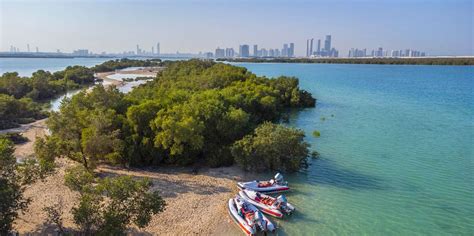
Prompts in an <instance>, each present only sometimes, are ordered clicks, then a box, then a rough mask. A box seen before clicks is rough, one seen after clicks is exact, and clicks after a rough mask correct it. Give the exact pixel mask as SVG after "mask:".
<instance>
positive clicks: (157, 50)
mask: <svg viewBox="0 0 474 236" xmlns="http://www.w3.org/2000/svg"><path fill="white" fill-rule="evenodd" d="M156 54H157V55H160V43H157V44H156Z"/></svg>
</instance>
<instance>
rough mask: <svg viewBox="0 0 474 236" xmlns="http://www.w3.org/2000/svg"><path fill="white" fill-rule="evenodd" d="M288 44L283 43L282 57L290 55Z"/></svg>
mask: <svg viewBox="0 0 474 236" xmlns="http://www.w3.org/2000/svg"><path fill="white" fill-rule="evenodd" d="M288 51H289V49H288V44H286V43H285V44H283V49H282V50H281V56H282V57H288Z"/></svg>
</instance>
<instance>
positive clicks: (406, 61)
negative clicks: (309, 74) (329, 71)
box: [216, 57, 474, 66]
mask: <svg viewBox="0 0 474 236" xmlns="http://www.w3.org/2000/svg"><path fill="white" fill-rule="evenodd" d="M216 61H227V62H248V63H320V64H375V65H452V66H455V65H457V66H469V65H474V57H424V58H423V57H418V58H218V59H216Z"/></svg>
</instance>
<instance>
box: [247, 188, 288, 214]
mask: <svg viewBox="0 0 474 236" xmlns="http://www.w3.org/2000/svg"><path fill="white" fill-rule="evenodd" d="M239 195H240V196H241V197H242V198H243V199H244V200H245V201H247V202H249V203H251V204H252V205H254V206H256V207H257V208H258V209H259V210H261V211H262V212H263V213H265V214H267V215H271V216H274V217H278V218H282V217H283V215H285V214H286V215H290V214H291V213H292V212H293V211H294V210H295V207H293V206H292V205H291V204H290V203H288V201H287V200H286V197H285V196H284V195H280V196H278V197H276V198H274V197H271V196H268V195H265V194H263V193H258V192H255V191H253V190H248V189H244V190H240V192H239Z"/></svg>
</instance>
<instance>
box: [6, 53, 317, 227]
mask: <svg viewBox="0 0 474 236" xmlns="http://www.w3.org/2000/svg"><path fill="white" fill-rule="evenodd" d="M134 65H135V66H136V65H139V63H135V64H134ZM140 65H143V64H140ZM165 65H166V68H165V69H164V70H163V71H161V72H159V73H158V75H157V77H156V78H155V79H154V80H152V81H149V82H147V83H146V84H143V85H141V86H139V87H136V88H135V89H133V90H132V92H130V93H128V94H124V93H121V92H120V91H119V90H118V89H117V88H115V87H113V86H110V87H107V88H106V87H104V86H102V85H96V86H94V87H93V88H92V89H90V90H88V91H86V90H83V91H81V92H80V93H78V94H77V95H75V96H73V97H72V98H70V99H66V100H64V101H63V103H62V105H61V106H60V109H59V111H57V112H55V111H53V112H50V114H49V119H48V120H47V122H46V123H47V126H48V128H49V130H50V134H49V135H47V136H45V137H43V138H37V139H36V142H35V156H34V159H27V160H25V161H23V162H22V163H18V162H16V160H15V157H14V156H13V143H12V142H10V141H9V140H7V138H6V137H0V164H1V166H0V174H1V175H0V187H1V189H2V190H8V191H0V199H2V201H0V202H1V203H0V207H1V209H2V212H1V213H2V214H0V222H1V224H0V234H8V233H9V232H11V230H12V226H13V222H14V220H15V219H16V217H17V216H18V212H20V211H22V210H25V209H26V208H27V206H28V204H29V199H27V198H25V197H24V196H23V192H24V190H25V187H26V186H27V185H28V184H31V183H32V182H34V181H36V180H38V179H42V178H44V177H45V176H48V175H49V174H51V173H53V172H54V171H55V169H56V160H57V159H58V158H67V159H69V160H72V161H74V162H75V163H77V165H75V166H73V167H71V168H68V169H67V170H66V173H65V177H64V178H65V180H64V183H65V185H66V186H67V187H68V188H69V189H71V190H73V191H75V192H77V193H78V194H79V198H78V200H77V202H76V203H75V205H74V207H73V208H72V211H71V214H72V215H73V221H74V223H75V225H76V226H77V228H78V229H79V230H80V233H83V234H86V235H89V234H100V235H121V234H123V233H124V232H125V231H126V230H127V228H128V227H129V226H130V225H132V224H133V225H135V226H138V227H139V228H142V227H145V226H147V225H148V224H149V223H150V220H151V216H152V215H154V214H158V213H160V212H162V211H164V209H165V207H166V202H165V201H164V200H163V199H162V197H161V196H160V194H159V193H158V192H157V191H151V190H152V188H151V187H152V182H150V181H149V180H147V179H146V178H145V179H133V178H131V177H129V176H119V177H103V176H100V175H99V174H98V172H97V171H96V168H97V166H99V165H119V166H123V167H125V168H128V167H132V166H133V167H146V166H154V165H161V166H168V165H171V166H190V165H206V166H209V167H219V166H229V165H232V164H234V163H235V164H237V165H238V166H240V167H241V168H243V169H244V170H247V171H268V170H272V171H274V170H277V171H286V172H294V171H297V170H299V169H300V168H302V167H305V166H307V164H308V163H307V158H308V155H309V150H308V148H309V144H308V143H306V142H305V141H304V137H305V134H304V132H303V131H301V130H298V129H294V128H289V127H286V126H283V125H280V124H278V123H279V122H280V121H281V120H282V118H283V117H284V114H285V112H287V110H288V109H291V108H306V107H314V106H315V104H316V99H314V98H313V97H312V95H311V94H310V93H309V92H307V91H305V90H302V89H300V88H299V84H298V79H296V78H293V77H285V76H281V77H278V78H274V79H269V78H265V77H258V76H256V75H255V74H253V73H251V72H250V71H248V70H247V69H245V68H243V67H237V66H232V65H228V64H223V63H216V62H212V61H203V60H189V61H176V62H166V63H165ZM122 67H124V65H123V64H122V62H120V61H112V62H106V63H104V64H103V65H99V66H96V67H93V68H92V69H90V68H86V67H68V68H66V70H64V71H60V72H56V73H53V74H51V73H49V72H44V71H41V72H39V73H38V72H36V73H35V74H34V75H33V76H32V78H20V77H18V74H16V73H7V74H4V75H3V76H2V78H1V80H0V85H1V86H0V91H2V92H1V93H6V94H4V95H1V96H4V97H3V98H2V99H4V100H6V101H9V102H12V103H13V102H16V103H21V102H24V103H25V105H24V106H26V107H28V106H29V105H30V106H31V104H34V106H33V108H32V110H31V111H29V110H22V109H19V111H21V112H27V111H28V112H33V113H31V114H30V113H28V114H25V115H22V116H21V117H26V118H33V119H36V118H38V117H37V115H38V116H39V115H42V116H45V114H44V113H42V112H43V111H42V110H41V109H39V108H37V107H36V104H35V103H36V101H40V100H38V99H45V98H48V97H50V96H54V94H57V93H58V92H56V91H63V90H62V89H63V87H65V86H69V85H71V86H82V85H84V84H89V83H92V82H94V78H93V72H95V71H103V70H111V69H116V68H122ZM94 68H95V69H94ZM36 80H39V81H41V83H43V84H44V85H45V86H37V85H36V83H35V82H32V81H36ZM5 81H7V82H5ZM67 83H72V84H69V85H67ZM7 85H11V86H7ZM54 86H57V89H56V90H52V91H53V92H48V91H50V90H49V89H50V88H51V87H54ZM17 87H18V88H22V89H20V90H16V89H13V88H17ZM5 88H10V89H9V90H8V89H6V90H5ZM5 91H6V92H5ZM32 91H37V92H32ZM0 101H1V100H0ZM2 106H4V105H2V103H1V102H0V107H2ZM9 106H13V105H9ZM4 107H8V106H4ZM14 107H15V106H13V107H10V108H9V109H13V108H14ZM2 111H3V112H4V113H3V114H8V111H11V110H2ZM34 112H37V113H34ZM18 114H20V113H16V117H15V116H12V118H9V119H6V118H5V116H2V119H3V120H4V121H13V120H15V119H16V118H18V117H19V115H18ZM5 124H8V123H5ZM8 137H10V136H8ZM44 211H45V212H46V214H47V215H48V217H49V218H50V219H49V222H51V223H52V224H55V225H56V226H57V228H58V229H59V231H60V232H61V233H62V231H63V226H62V220H61V219H62V218H61V214H62V211H61V208H60V203H58V204H56V205H53V206H48V207H45V208H44Z"/></svg>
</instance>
